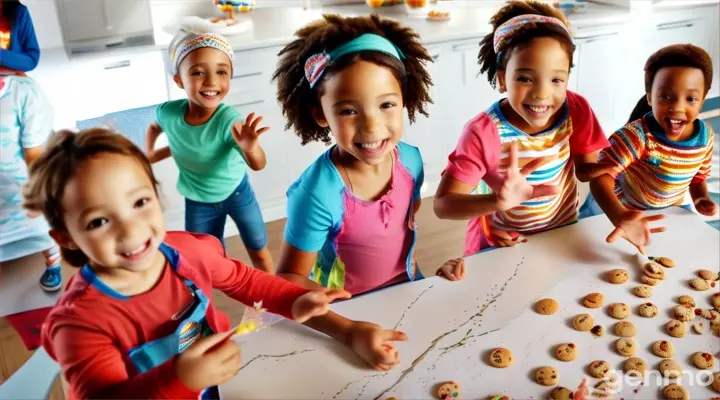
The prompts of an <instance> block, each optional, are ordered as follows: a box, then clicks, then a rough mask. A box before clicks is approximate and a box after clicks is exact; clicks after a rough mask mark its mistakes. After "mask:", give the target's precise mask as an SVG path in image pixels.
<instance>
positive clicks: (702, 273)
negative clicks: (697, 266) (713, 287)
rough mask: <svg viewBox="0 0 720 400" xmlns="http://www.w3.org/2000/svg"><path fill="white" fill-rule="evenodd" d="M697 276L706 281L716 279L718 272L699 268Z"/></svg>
mask: <svg viewBox="0 0 720 400" xmlns="http://www.w3.org/2000/svg"><path fill="white" fill-rule="evenodd" d="M697 276H699V277H700V278H703V279H705V280H706V281H716V280H718V273H717V272H713V271H710V270H709V269H701V270H698V272H697Z"/></svg>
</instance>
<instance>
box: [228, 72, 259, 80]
mask: <svg viewBox="0 0 720 400" xmlns="http://www.w3.org/2000/svg"><path fill="white" fill-rule="evenodd" d="M259 75H262V72H260V71H258V72H249V73H247V74H240V75H235V76H233V79H238V78H249V77H251V76H259Z"/></svg>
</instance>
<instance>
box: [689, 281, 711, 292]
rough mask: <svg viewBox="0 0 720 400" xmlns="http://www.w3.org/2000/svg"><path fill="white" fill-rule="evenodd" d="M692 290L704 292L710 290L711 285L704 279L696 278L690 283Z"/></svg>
mask: <svg viewBox="0 0 720 400" xmlns="http://www.w3.org/2000/svg"><path fill="white" fill-rule="evenodd" d="M688 285H689V286H690V288H691V289H694V290H697V291H698V292H704V291H706V290H708V289H710V284H709V283H708V281H706V280H705V279H703V278H695V279H692V280H690V282H688Z"/></svg>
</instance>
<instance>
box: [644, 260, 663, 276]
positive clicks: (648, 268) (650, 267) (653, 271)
mask: <svg viewBox="0 0 720 400" xmlns="http://www.w3.org/2000/svg"><path fill="white" fill-rule="evenodd" d="M643 272H644V273H645V276H648V277H650V278H653V279H659V280H663V279H665V270H664V269H663V267H662V265H660V264H658V263H656V262H649V263H646V264H645V265H644V266H643Z"/></svg>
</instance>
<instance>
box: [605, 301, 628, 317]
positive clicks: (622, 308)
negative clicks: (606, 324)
mask: <svg viewBox="0 0 720 400" xmlns="http://www.w3.org/2000/svg"><path fill="white" fill-rule="evenodd" d="M608 315H610V316H611V317H613V318H615V319H625V318H627V317H629V316H630V307H628V305H627V304H625V303H612V304H610V305H609V306H608Z"/></svg>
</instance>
